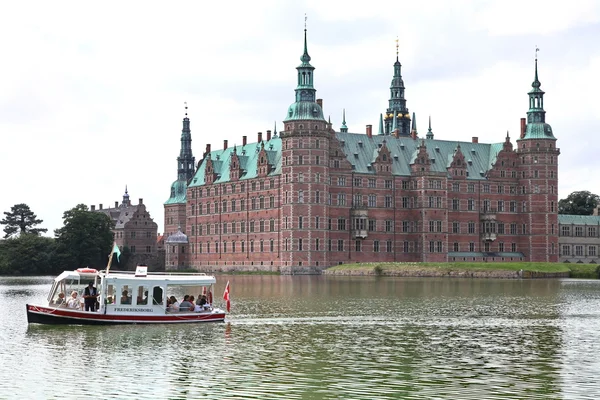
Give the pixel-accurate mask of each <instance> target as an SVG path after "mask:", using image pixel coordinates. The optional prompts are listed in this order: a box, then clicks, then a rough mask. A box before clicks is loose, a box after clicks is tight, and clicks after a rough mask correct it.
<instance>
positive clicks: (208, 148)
mask: <svg viewBox="0 0 600 400" xmlns="http://www.w3.org/2000/svg"><path fill="white" fill-rule="evenodd" d="M208 153H210V143H207V144H206V151H205V152H204V155H206V154H208Z"/></svg>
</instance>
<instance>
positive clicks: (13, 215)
mask: <svg viewBox="0 0 600 400" xmlns="http://www.w3.org/2000/svg"><path fill="white" fill-rule="evenodd" d="M4 215H6V217H5V218H4V219H3V220H2V221H0V225H6V226H5V227H4V233H5V235H4V238H5V239H6V238H8V237H10V236H13V235H16V234H17V232H18V233H20V234H21V235H23V234H25V233H32V234H36V235H39V234H40V233H43V232H47V231H48V229H44V228H34V226H35V225H39V224H41V223H42V222H44V221H43V220H41V219H37V215H35V214H34V213H33V211H31V209H30V208H29V206H28V205H27V204H23V203H21V204H15V205H14V206H12V207H11V208H10V212H7V211H5V212H4Z"/></svg>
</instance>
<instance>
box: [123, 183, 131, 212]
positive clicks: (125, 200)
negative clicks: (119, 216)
mask: <svg viewBox="0 0 600 400" xmlns="http://www.w3.org/2000/svg"><path fill="white" fill-rule="evenodd" d="M122 204H123V207H129V206H130V205H131V202H130V201H129V192H128V191H127V185H125V194H124V195H123V203H122Z"/></svg>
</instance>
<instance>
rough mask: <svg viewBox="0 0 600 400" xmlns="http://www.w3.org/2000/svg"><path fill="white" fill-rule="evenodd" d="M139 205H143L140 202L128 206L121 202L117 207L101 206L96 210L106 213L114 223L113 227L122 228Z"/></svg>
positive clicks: (150, 220)
mask: <svg viewBox="0 0 600 400" xmlns="http://www.w3.org/2000/svg"><path fill="white" fill-rule="evenodd" d="M140 206H142V207H143V205H141V204H136V205H129V206H126V205H124V204H121V205H120V206H119V207H117V208H103V209H102V210H96V212H100V213H103V214H105V215H108V217H109V218H110V219H111V220H113V222H114V223H115V229H123V228H124V227H125V224H126V223H128V222H129V221H130V220H131V218H132V217H133V215H134V214H135V213H136V212H137V211H138V208H139V207H140ZM148 221H149V222H152V223H154V221H152V219H151V218H148Z"/></svg>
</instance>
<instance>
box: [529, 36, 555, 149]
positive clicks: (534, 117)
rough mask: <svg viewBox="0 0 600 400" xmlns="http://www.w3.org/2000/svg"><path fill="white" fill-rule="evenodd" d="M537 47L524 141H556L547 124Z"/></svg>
mask: <svg viewBox="0 0 600 400" xmlns="http://www.w3.org/2000/svg"><path fill="white" fill-rule="evenodd" d="M539 51H540V49H539V48H538V47H537V46H536V47H535V72H534V78H533V83H532V84H531V90H530V91H529V93H527V95H528V96H529V110H528V111H527V127H526V129H525V135H524V136H523V139H555V137H554V136H553V134H552V128H551V127H550V125H548V124H547V123H546V111H544V91H543V90H542V89H541V86H542V84H541V83H540V80H539V78H538V56H537V55H538V52H539Z"/></svg>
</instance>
